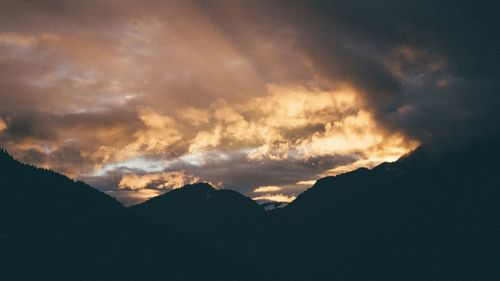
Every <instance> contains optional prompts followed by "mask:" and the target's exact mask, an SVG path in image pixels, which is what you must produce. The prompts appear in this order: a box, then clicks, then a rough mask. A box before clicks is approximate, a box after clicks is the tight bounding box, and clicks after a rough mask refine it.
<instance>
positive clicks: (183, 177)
mask: <svg viewBox="0 0 500 281" xmlns="http://www.w3.org/2000/svg"><path fill="white" fill-rule="evenodd" d="M199 180H200V179H199V178H197V177H195V176H193V175H190V174H188V173H186V171H175V172H162V173H149V174H144V175H137V174H133V173H129V174H125V175H123V177H122V178H121V180H120V182H119V183H118V187H119V188H120V189H131V190H137V189H144V188H153V189H175V188H180V187H182V186H184V185H186V184H193V183H196V182H198V181H199Z"/></svg>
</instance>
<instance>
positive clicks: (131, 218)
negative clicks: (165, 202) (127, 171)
mask: <svg viewBox="0 0 500 281" xmlns="http://www.w3.org/2000/svg"><path fill="white" fill-rule="evenodd" d="M0 219H1V222H2V227H1V230H0V248H1V251H0V260H2V263H1V265H2V266H1V268H2V270H1V271H0V280H235V279H234V278H236V279H237V280H255V276H254V275H252V274H253V272H254V270H253V269H251V268H250V269H249V268H248V266H246V265H245V264H243V263H240V262H239V261H238V259H237V258H233V257H227V256H226V255H224V254H221V253H218V252H217V251H215V250H214V249H213V248H211V247H209V246H207V245H206V244H205V243H202V242H200V241H198V240H195V239H191V238H189V237H186V236H184V235H182V234H179V233H178V232H175V231H172V230H171V229H168V228H165V227H158V226H153V225H152V224H150V223H148V222H145V221H143V220H141V219H140V218H138V217H136V216H135V215H133V214H132V213H131V212H130V210H128V209H126V208H124V207H123V206H122V205H121V204H120V203H119V202H118V201H116V200H115V199H113V198H111V197H109V196H107V195H106V194H104V193H102V192H100V191H98V190H96V189H94V188H92V187H90V186H88V185H86V184H85V183H83V182H79V181H73V180H71V179H69V178H67V177H65V176H62V175H60V174H57V173H55V172H52V171H49V170H46V169H40V168H36V167H33V166H30V165H26V164H23V163H20V162H18V161H16V160H15V159H13V158H12V157H11V156H10V155H8V154H7V153H6V152H5V151H3V150H2V151H0ZM243 268H245V270H243ZM255 274H259V275H260V272H257V273H255Z"/></svg>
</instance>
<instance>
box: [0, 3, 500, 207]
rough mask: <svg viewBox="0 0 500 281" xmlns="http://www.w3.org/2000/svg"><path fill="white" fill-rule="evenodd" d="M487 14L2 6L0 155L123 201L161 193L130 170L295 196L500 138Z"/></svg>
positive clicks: (469, 10)
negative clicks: (341, 173)
mask: <svg viewBox="0 0 500 281" xmlns="http://www.w3.org/2000/svg"><path fill="white" fill-rule="evenodd" d="M493 4H494V3H490V2H483V3H471V2H450V1H419V2H411V1H390V0H384V1H361V2H360V1H339V0H335V1H307V2H306V1H229V2H228V1H176V2H169V1H168V2H157V1H141V2H136V1H120V2H115V1H72V2H67V1H1V3H0V88H1V90H0V145H1V146H3V147H5V148H7V149H8V150H9V151H10V152H12V153H13V154H14V155H16V157H18V158H20V159H21V160H24V161H27V162H30V163H33V164H38V165H42V166H44V167H48V168H53V169H56V170H58V171H61V172H64V173H67V174H69V175H70V176H74V177H78V178H81V179H85V180H88V181H89V182H90V183H92V184H95V185H96V186H98V187H100V188H101V189H103V190H106V191H108V192H110V194H111V193H113V192H115V193H114V195H115V196H118V197H120V198H121V199H122V200H124V201H127V198H128V197H127V194H129V195H130V194H132V193H133V195H131V197H130V198H129V199H130V200H132V201H133V202H136V201H137V200H143V199H144V198H147V196H151V195H153V194H158V193H159V192H163V191H164V190H161V191H160V190H157V189H155V188H154V187H151V186H147V188H145V189H147V191H142V193H141V191H137V190H135V191H130V190H123V189H120V190H117V188H118V186H119V184H120V182H121V181H122V180H123V178H124V176H125V175H127V174H129V175H132V174H134V175H136V176H137V177H136V178H131V180H138V181H149V182H151V183H154V184H153V185H156V186H158V185H161V184H162V182H164V183H165V182H167V181H174V180H175V181H177V182H180V181H181V180H185V179H193V178H195V177H197V178H200V180H205V181H210V182H212V183H214V184H219V183H220V185H221V186H223V187H231V188H235V189H237V190H240V191H242V192H244V193H246V194H250V193H251V192H252V190H253V189H254V188H256V187H258V186H266V185H279V186H282V187H286V188H283V190H282V191H280V192H281V193H284V194H296V193H297V192H298V191H299V190H300V189H303V188H304V187H305V186H300V185H298V184H296V183H297V182H299V181H306V180H311V179H316V178H318V177H320V176H322V175H324V174H328V173H335V172H336V171H338V169H340V168H342V167H344V168H349V169H350V168H355V167H358V166H360V165H369V166H370V165H373V164H375V163H378V162H380V161H385V160H393V159H395V158H397V156H399V155H402V154H404V153H405V152H407V151H408V150H410V149H412V148H414V147H415V146H416V144H417V142H420V143H426V144H434V145H435V146H436V147H438V148H443V147H446V146H448V145H449V143H457V142H465V141H468V140H470V139H474V138H486V137H490V136H495V135H498V134H499V129H498V128H499V127H498V126H495V125H494V124H497V123H498V121H500V120H499V116H500V115H499V114H498V109H499V108H500V97H499V95H498V92H499V90H500V82H499V79H498V78H499V77H498V76H499V70H498V67H497V65H498V61H499V58H498V56H499V52H498V50H499V40H498V20H497V18H498V17H497V16H496V14H495V12H496V9H494V6H493ZM151 166H157V167H156V168H155V167H153V168H151ZM184 172H185V173H186V174H183V173H184ZM158 173H160V174H158ZM161 173H163V174H161ZM165 173H171V174H165ZM148 175H149V176H148ZM138 186H142V185H138ZM132 201H127V202H132Z"/></svg>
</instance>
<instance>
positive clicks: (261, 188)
mask: <svg viewBox="0 0 500 281" xmlns="http://www.w3.org/2000/svg"><path fill="white" fill-rule="evenodd" d="M281 189H282V188H281V187H279V186H276V185H267V186H259V187H257V188H256V189H254V190H253V192H254V193H265V192H275V191H280V190H281Z"/></svg>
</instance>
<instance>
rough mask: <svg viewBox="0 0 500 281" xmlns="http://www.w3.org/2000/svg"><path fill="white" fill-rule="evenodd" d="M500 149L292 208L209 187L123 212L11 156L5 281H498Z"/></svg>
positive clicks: (372, 178) (373, 173)
mask: <svg viewBox="0 0 500 281" xmlns="http://www.w3.org/2000/svg"><path fill="white" fill-rule="evenodd" d="M499 163H500V142H498V141H483V142H476V143H469V144H467V145H463V146H456V147H450V148H449V149H448V150H447V152H446V153H436V152H434V151H433V150H432V149H431V148H427V147H422V148H419V149H417V150H415V151H414V152H412V153H410V154H408V155H406V156H404V157H402V158H401V159H399V160H398V161H396V162H394V163H383V164H380V165H378V166H377V167H375V168H373V169H366V168H360V169H357V170H355V171H352V172H349V173H345V174H342V175H338V176H335V177H326V178H323V179H320V180H318V181H317V182H316V184H314V186H313V187H312V188H310V189H308V190H306V191H304V192H303V193H302V194H300V195H299V196H298V197H297V199H296V200H295V201H293V202H291V203H290V204H288V205H287V206H284V207H282V208H276V209H273V210H270V211H265V210H264V207H263V206H261V205H259V204H257V203H256V202H254V201H253V200H251V199H249V198H247V197H245V196H243V195H241V194H239V193H237V192H235V191H231V190H218V189H215V188H213V187H211V186H210V185H209V184H206V183H199V184H193V185H187V186H184V187H182V188H179V189H175V190H172V191H170V192H168V193H165V194H163V195H160V196H158V197H155V198H152V199H150V200H148V201H146V202H144V203H142V204H139V205H136V206H132V207H130V208H128V209H127V208H124V207H123V206H122V205H121V204H120V203H119V202H117V201H116V200H115V199H113V198H111V197H109V196H107V195H106V194H104V193H102V192H100V191H98V190H96V189H93V188H92V187H90V186H88V185H86V184H84V183H82V182H78V181H73V180H71V179H69V178H67V177H65V176H62V175H59V174H57V173H54V172H51V171H48V170H45V169H39V168H36V167H33V166H29V165H26V164H22V163H20V162H18V161H16V160H14V159H13V158H12V157H11V156H9V155H8V154H7V153H6V152H5V151H1V152H0V211H1V212H0V218H1V221H2V230H1V232H0V235H1V236H0V243H1V246H2V251H0V255H1V257H0V258H1V260H2V261H4V262H2V272H0V274H2V276H0V279H1V280H296V281H314V280H325V281H326V280H497V279H499V278H500V268H499V267H498V265H499V264H500V254H499V253H500V246H499V245H500V242H499V238H498V237H500V220H499V218H500V166H499Z"/></svg>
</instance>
